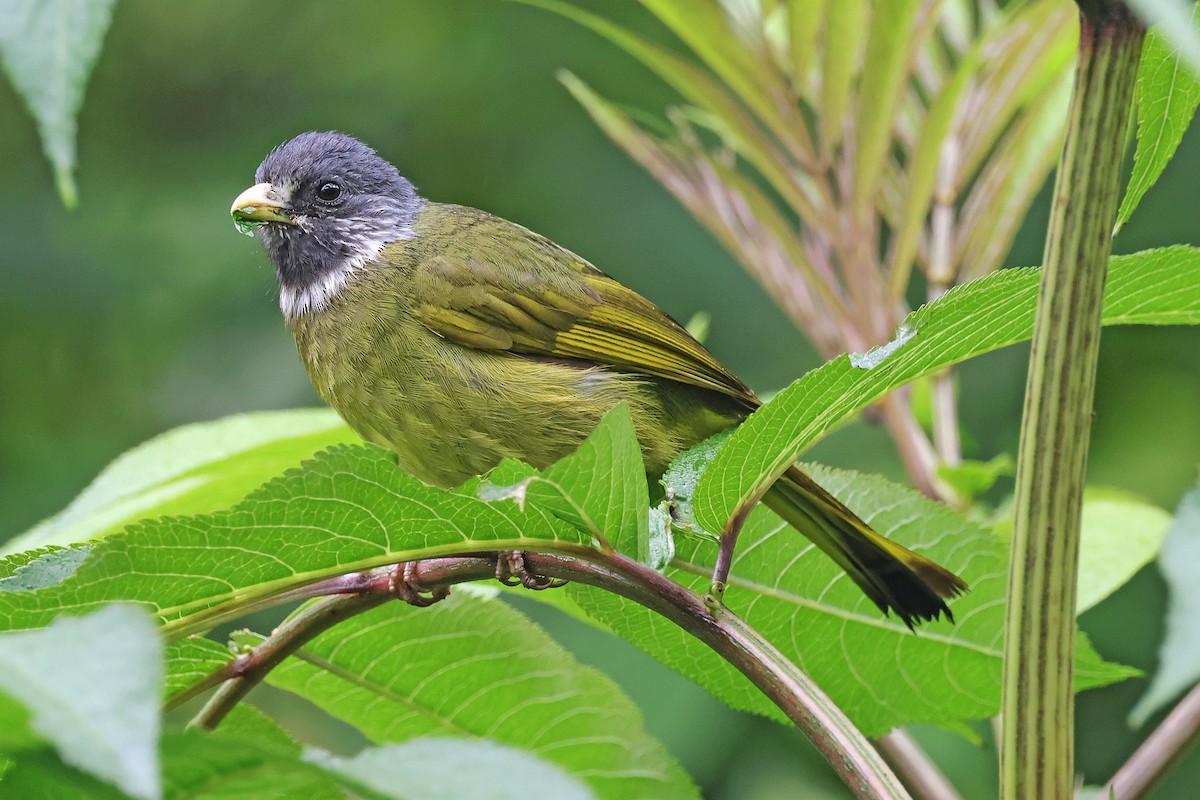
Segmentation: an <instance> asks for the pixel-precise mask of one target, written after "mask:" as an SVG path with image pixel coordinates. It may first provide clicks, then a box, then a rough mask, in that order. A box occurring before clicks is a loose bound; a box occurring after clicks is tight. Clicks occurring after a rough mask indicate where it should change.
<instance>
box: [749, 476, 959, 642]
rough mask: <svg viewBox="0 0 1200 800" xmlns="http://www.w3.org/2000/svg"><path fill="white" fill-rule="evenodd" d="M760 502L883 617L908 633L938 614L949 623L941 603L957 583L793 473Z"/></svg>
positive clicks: (956, 588) (954, 577) (954, 593)
mask: <svg viewBox="0 0 1200 800" xmlns="http://www.w3.org/2000/svg"><path fill="white" fill-rule="evenodd" d="M763 502H764V503H766V504H767V506H768V507H769V508H770V509H771V510H772V511H774V512H775V513H776V514H778V515H779V516H781V517H783V518H784V520H786V521H787V522H788V523H789V524H791V525H793V526H794V527H795V528H796V529H797V530H799V531H800V532H801V533H803V534H804V535H805V536H807V537H808V538H809V539H811V540H812V542H813V544H815V545H816V546H817V547H819V548H821V550H822V551H823V552H824V553H825V554H826V555H828V556H829V557H830V558H832V559H833V560H834V561H835V562H836V563H837V565H838V566H839V567H841V568H842V569H844V570H845V571H846V574H847V575H849V576H850V578H851V579H852V580H853V581H854V582H855V583H856V584H858V587H859V588H860V589H862V590H863V592H864V593H865V594H866V595H867V597H869V598H871V600H872V601H873V602H874V603H875V605H877V606H879V608H880V610H881V611H883V613H885V614H886V613H888V611H889V610H891V611H895V612H896V615H897V616H899V617H900V619H902V620H904V624H905V625H907V626H908V627H909V628H912V627H913V625H915V624H917V623H919V622H920V621H922V620H932V619H936V618H937V617H938V616H939V615H941V614H945V615H946V619H948V620H950V621H951V622H953V621H954V615H953V614H951V613H950V609H949V608H948V607H947V606H946V603H945V601H946V600H949V599H951V598H953V597H957V596H958V595H960V594H962V593H963V592H965V591H966V590H967V584H966V583H964V582H963V580H962V579H961V578H959V577H958V576H957V575H955V574H954V573H953V572H950V571H949V570H947V569H945V568H943V567H941V566H938V565H937V564H935V563H933V562H932V561H930V560H929V559H927V558H925V557H924V556H919V555H917V554H916V553H914V552H912V551H911V550H909V549H908V548H906V547H903V546H901V545H898V544H896V543H895V542H893V541H891V540H890V539H887V538H885V537H883V536H880V535H879V534H878V533H876V532H875V531H873V530H871V529H870V528H869V527H868V526H867V523H865V522H863V521H862V520H861V519H859V518H858V517H857V516H856V515H855V514H854V512H853V511H851V510H850V509H848V508H846V506H844V505H842V504H841V503H840V502H839V501H838V500H837V499H836V498H835V497H833V495H831V494H829V493H828V492H826V491H825V490H824V489H822V488H821V487H820V486H818V485H817V484H816V482H815V481H813V479H812V478H810V477H808V476H807V475H805V474H804V473H803V472H801V471H800V470H799V469H797V468H796V467H792V468H790V469H789V470H788V471H787V472H785V473H784V474H783V476H782V477H780V479H779V480H778V481H776V482H775V485H774V486H772V487H771V490H770V491H768V492H767V494H766V496H765V497H764V498H763Z"/></svg>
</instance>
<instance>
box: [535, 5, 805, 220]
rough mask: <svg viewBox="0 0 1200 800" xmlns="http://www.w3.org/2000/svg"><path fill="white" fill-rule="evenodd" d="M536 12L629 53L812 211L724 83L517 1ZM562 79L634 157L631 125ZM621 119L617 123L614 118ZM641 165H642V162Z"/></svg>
mask: <svg viewBox="0 0 1200 800" xmlns="http://www.w3.org/2000/svg"><path fill="white" fill-rule="evenodd" d="M519 2H522V3H525V4H527V5H531V6H535V7H537V8H544V9H547V10H549V11H553V12H555V13H558V14H561V15H562V16H564V17H566V18H568V19H570V20H573V21H575V22H578V23H579V24H580V25H583V26H585V27H587V28H590V29H591V30H593V31H595V32H596V33H598V34H599V35H601V36H603V37H605V38H606V39H608V40H609V41H611V42H612V43H613V44H615V45H617V46H618V47H620V48H621V49H623V50H624V51H625V52H627V53H629V54H630V55H631V56H633V57H634V58H636V59H637V60H638V61H640V62H642V64H644V65H645V66H646V67H647V68H648V69H650V70H651V71H652V72H654V74H656V75H658V77H659V78H661V79H662V80H663V81H664V82H665V83H666V84H667V85H668V86H670V87H671V88H673V89H674V90H675V91H677V92H679V94H680V95H682V96H683V97H684V98H685V99H686V100H687V101H688V102H689V103H692V104H693V105H695V106H696V107H698V108H700V109H703V110H704V111H706V112H708V116H709V118H710V119H711V120H714V121H718V122H719V133H720V135H721V136H722V138H723V139H724V140H725V141H726V142H727V143H728V144H729V145H730V146H731V147H732V148H733V149H734V150H736V151H737V152H738V153H739V154H741V155H742V156H744V157H745V158H746V159H747V161H749V162H750V163H751V164H753V165H754V167H755V168H756V169H757V170H758V171H759V173H760V174H762V175H763V176H764V177H765V178H766V179H767V180H768V181H769V182H770V183H771V186H772V187H773V188H774V189H775V191H777V192H779V193H780V195H782V196H783V197H784V198H785V199H786V200H787V201H788V202H789V203H791V204H792V205H793V206H794V207H796V208H799V209H804V210H807V211H811V210H812V207H813V206H812V202H811V201H810V200H809V199H808V198H806V197H805V196H804V194H802V193H801V192H800V191H799V190H798V189H797V187H796V183H795V182H794V181H793V180H791V179H790V177H789V175H788V168H787V164H786V163H785V162H784V161H783V160H782V158H781V156H780V155H779V152H778V148H777V147H776V145H775V144H774V143H773V142H772V141H771V140H770V138H769V137H768V136H767V135H766V134H765V133H764V132H763V129H762V127H761V126H760V125H759V124H758V122H756V121H755V120H754V118H753V117H752V116H751V115H750V114H748V113H747V112H746V110H745V109H744V108H743V107H742V105H741V104H740V103H738V101H737V99H736V98H735V97H733V96H732V95H731V94H730V93H729V92H728V90H726V88H725V87H724V86H722V85H721V82H720V81H718V80H716V79H715V78H713V77H712V75H710V74H709V73H708V72H706V71H705V70H704V69H702V68H700V67H698V66H696V65H695V64H693V63H691V62H690V61H688V60H686V59H684V58H680V57H679V56H677V55H675V54H674V53H672V52H671V51H670V50H667V49H666V48H664V47H661V46H659V45H656V44H654V43H653V42H649V41H647V40H645V39H643V38H641V37H639V36H637V35H636V34H633V33H631V32H629V31H627V30H625V29H624V28H622V27H620V26H619V25H615V24H613V23H612V22H610V21H608V20H606V19H604V18H603V17H600V16H597V15H595V14H589V13H587V12H586V11H582V10H581V9H578V8H575V7H574V6H572V5H569V4H567V3H561V2H557V1H556V0H519ZM559 79H560V80H561V81H562V83H563V84H564V85H565V86H566V87H567V89H568V90H569V91H570V92H571V94H572V95H573V96H574V97H575V99H576V100H578V101H579V103H580V104H581V105H583V106H584V108H585V109H586V110H587V111H588V113H589V114H591V115H592V117H593V118H594V119H596V122H597V124H599V125H600V126H601V128H603V129H604V131H605V132H606V133H607V134H608V135H609V137H611V138H612V139H613V140H614V141H616V142H617V143H618V144H620V145H621V146H622V147H625V148H626V150H629V151H630V152H631V154H635V156H634V157H635V158H638V156H637V155H636V154H637V152H638V151H637V149H636V148H631V147H630V144H631V142H630V136H629V135H628V128H629V127H632V124H631V123H630V122H629V121H628V120H627V119H623V117H624V115H618V114H616V110H615V108H611V107H607V106H609V104H608V103H606V102H605V101H604V100H603V99H602V98H600V96H599V95H597V94H596V93H595V92H593V91H592V90H591V89H590V88H588V87H587V86H586V85H585V84H584V83H583V82H582V81H581V80H579V78H577V77H576V76H574V75H572V74H571V73H570V72H566V71H564V72H562V73H560V75H559ZM618 116H619V117H621V118H622V119H620V120H618V119H616V117H618ZM638 160H642V159H641V158H639V159H638Z"/></svg>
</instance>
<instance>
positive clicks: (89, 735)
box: [0, 606, 162, 798]
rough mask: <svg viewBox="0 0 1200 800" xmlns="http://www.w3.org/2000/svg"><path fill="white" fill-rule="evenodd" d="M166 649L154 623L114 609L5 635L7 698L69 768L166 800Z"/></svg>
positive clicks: (2, 681)
mask: <svg viewBox="0 0 1200 800" xmlns="http://www.w3.org/2000/svg"><path fill="white" fill-rule="evenodd" d="M161 662H162V643H161V642H160V641H159V638H158V633H157V632H156V631H155V629H154V625H153V623H151V621H150V619H149V618H148V617H147V616H146V615H145V614H143V613H141V612H140V611H138V610H136V609H133V608H130V607H127V606H109V607H107V608H103V609H100V610H99V611H97V612H95V613H94V614H90V615H88V616H87V617H84V618H82V619H79V618H72V617H64V618H61V619H57V620H55V621H54V622H53V623H52V624H51V625H50V626H49V627H47V628H45V629H43V630H36V631H23V632H20V633H4V634H0V691H3V692H5V693H7V694H8V695H9V696H10V697H12V698H14V699H16V700H18V701H20V702H21V703H22V704H23V705H24V706H25V707H26V708H28V709H29V711H30V714H31V720H32V722H31V724H32V727H33V730H34V731H36V732H37V733H38V734H39V735H40V736H41V737H43V738H44V739H45V740H47V741H49V742H52V743H53V744H54V746H55V749H56V750H57V751H58V754H59V756H60V757H61V758H62V760H63V761H64V762H66V763H67V764H70V765H72V766H75V767H78V768H79V769H80V770H82V771H84V772H87V773H89V774H91V775H94V776H96V777H98V778H101V779H102V780H105V781H108V782H110V783H112V784H114V785H116V786H118V787H120V788H121V789H122V790H123V791H125V792H126V793H127V794H129V795H131V796H133V797H136V798H157V797H159V796H160V786H159V774H158V732H159V710H158V708H159V701H160V698H161V689H160V685H161V683H162V663H161Z"/></svg>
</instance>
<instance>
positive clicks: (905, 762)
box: [875, 728, 962, 800]
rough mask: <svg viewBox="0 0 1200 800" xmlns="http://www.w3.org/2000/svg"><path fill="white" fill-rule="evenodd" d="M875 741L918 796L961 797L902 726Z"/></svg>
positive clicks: (934, 798)
mask: <svg viewBox="0 0 1200 800" xmlns="http://www.w3.org/2000/svg"><path fill="white" fill-rule="evenodd" d="M875 745H876V746H877V747H878V748H879V752H881V753H883V757H884V758H886V759H887V760H888V763H889V764H891V765H892V766H893V767H895V768H896V772H897V773H899V775H900V777H901V778H903V779H904V785H905V786H907V787H908V790H909V791H910V792H912V794H913V797H915V798H920V800H962V795H960V794H959V793H958V790H957V789H955V788H954V784H952V783H951V782H950V779H949V778H947V777H946V773H944V772H942V770H941V768H940V767H938V765H937V764H935V763H934V761H933V759H932V758H930V757H929V754H928V753H926V752H925V751H924V750H923V749H921V745H919V744H917V740H916V739H914V738H913V737H912V735H911V734H909V733H908V731H906V730H904V729H903V728H896V729H895V730H894V731H892V732H891V733H889V734H888V735H887V736H884V737H882V738H880V739H878V740H877V741H876V742H875Z"/></svg>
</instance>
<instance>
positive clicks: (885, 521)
mask: <svg viewBox="0 0 1200 800" xmlns="http://www.w3.org/2000/svg"><path fill="white" fill-rule="evenodd" d="M692 468H695V464H693V465H692ZM805 469H806V470H809V471H810V474H811V475H812V476H813V477H814V478H815V479H816V480H817V481H818V482H819V483H821V485H822V486H824V487H825V488H826V489H828V490H829V491H830V492H832V493H833V494H834V495H835V496H836V497H838V498H839V499H840V500H842V501H843V502H845V503H846V504H847V505H849V506H850V507H851V508H853V509H854V510H855V512H856V513H858V514H859V515H860V516H862V517H863V519H865V520H866V521H867V522H868V523H869V524H870V525H871V526H872V527H873V528H875V529H876V530H878V531H879V532H881V533H883V534H885V535H887V536H888V537H889V538H892V539H894V540H896V541H898V542H900V543H901V544H904V545H905V546H907V547H910V548H912V549H914V550H916V551H917V552H920V553H921V554H922V555H925V556H928V557H930V558H932V559H934V560H935V561H937V562H938V563H940V564H943V565H944V566H946V567H947V568H948V569H951V570H953V571H954V572H956V573H958V574H959V575H961V576H962V577H963V579H964V580H966V581H967V583H968V584H969V585H970V591H969V592H968V593H967V594H966V595H964V596H962V597H960V598H957V599H955V600H953V601H952V602H951V603H950V608H951V610H952V611H953V613H954V618H955V620H956V623H954V624H951V623H950V622H948V621H940V622H934V623H931V624H928V625H923V626H922V627H921V628H920V629H919V630H918V631H917V632H916V633H915V634H914V633H912V632H911V631H909V630H908V629H907V628H906V627H905V626H904V624H903V623H902V622H900V621H899V620H895V619H890V618H887V617H884V616H883V615H881V614H880V613H879V609H878V608H876V606H875V605H874V604H873V603H872V602H871V601H870V600H868V599H867V598H866V596H865V595H863V593H862V592H861V591H860V590H859V589H858V587H857V586H855V585H854V583H853V582H851V581H850V580H849V578H847V576H846V574H845V573H844V572H842V571H841V570H840V569H839V568H838V567H837V566H836V565H835V564H834V563H833V562H832V561H831V560H830V559H829V558H827V557H826V556H825V555H824V554H823V553H821V552H820V551H819V550H817V549H816V548H815V547H814V546H813V545H812V544H811V543H810V542H809V541H808V540H807V539H806V538H804V536H803V535H802V534H800V533H799V532H798V531H797V530H795V529H794V528H792V527H791V526H788V525H786V524H784V523H783V522H782V521H781V520H780V519H779V517H777V516H776V515H775V514H773V513H772V512H771V511H769V510H768V509H766V508H765V507H763V506H759V507H757V508H756V509H755V510H754V511H753V512H752V513H751V514H750V517H749V519H748V520H747V523H746V526H745V528H744V529H743V530H742V534H741V537H740V539H739V542H738V549H737V550H736V552H735V555H734V561H733V565H732V569H731V571H730V579H729V585H728V589H727V591H726V594H725V602H726V604H727V605H728V606H729V608H730V609H732V610H733V611H734V612H735V613H737V614H738V615H739V616H741V617H742V618H743V619H744V620H745V621H746V622H747V623H748V624H749V625H750V626H751V627H752V628H754V629H755V630H756V631H758V632H759V633H760V634H762V635H763V636H764V637H765V638H766V639H767V640H769V641H770V642H771V643H772V644H773V645H775V646H776V647H777V648H779V649H780V650H781V651H782V652H783V654H784V655H785V656H787V657H788V658H789V659H790V660H792V661H793V662H794V663H795V664H796V665H797V666H799V667H800V669H802V670H803V671H804V672H805V673H807V674H808V675H809V676H810V677H811V678H812V679H813V680H814V681H815V682H816V683H817V685H819V686H820V687H821V688H822V689H823V690H824V691H825V692H826V693H827V694H829V696H830V697H831V698H832V699H833V701H834V702H835V703H837V705H838V706H839V707H840V708H842V709H843V710H844V711H845V712H846V714H847V715H848V716H849V717H850V719H851V720H852V721H853V722H854V723H855V724H856V725H857V726H858V727H859V728H860V729H861V730H862V731H863V732H864V733H866V734H867V735H868V736H879V735H882V734H884V733H886V732H887V731H888V730H890V729H891V728H893V727H896V726H899V725H906V724H909V723H912V722H928V723H934V724H937V725H941V726H943V727H949V728H957V729H960V730H962V729H963V728H962V726H963V725H964V723H965V722H966V721H967V720H971V719H976V718H983V717H988V716H991V715H994V714H995V713H997V711H998V709H999V703H1000V675H1001V664H1002V659H1003V652H1004V647H1003V642H1002V635H1003V622H1004V597H1005V590H1006V584H1007V561H1008V557H1007V548H1006V547H1005V546H1004V544H1003V543H1002V542H1000V541H999V540H997V538H996V537H995V536H994V535H993V534H992V533H991V531H990V530H987V529H984V528H982V527H980V526H979V525H977V524H975V523H972V522H969V521H967V520H966V519H964V518H963V517H961V516H959V515H958V514H956V513H954V512H953V511H951V510H950V509H948V508H946V507H945V506H943V505H941V504H939V503H935V502H933V501H930V500H929V499H927V498H925V497H923V496H922V495H920V494H918V493H917V492H915V491H913V490H911V489H907V488H904V487H901V486H898V485H896V484H893V483H890V482H888V481H886V480H884V479H882V478H879V477H876V476H867V475H860V474H856V473H851V472H845V471H839V470H831V469H828V468H823V467H814V466H812V465H807V466H805ZM675 488H676V489H677V490H680V491H686V488H683V486H682V485H681V484H676V485H675ZM714 557H715V547H714V546H713V543H712V541H711V539H709V538H707V537H705V536H691V537H682V538H681V539H680V541H679V544H678V551H677V554H676V557H675V559H674V561H673V562H672V565H673V569H671V570H669V571H668V573H667V574H668V577H670V578H672V579H673V580H676V581H679V582H680V583H682V584H684V585H685V586H688V587H690V588H691V589H692V590H694V591H696V592H701V593H702V592H705V591H707V589H708V583H709V581H710V580H711V574H712V569H713V563H714ZM569 589H570V592H571V594H572V596H574V597H575V599H576V600H577V601H578V602H579V604H580V605H581V606H582V607H583V608H584V609H585V610H586V611H588V612H589V613H591V614H592V615H594V616H596V617H597V619H599V620H600V621H601V622H603V623H604V624H605V625H607V626H609V627H610V628H611V629H612V630H613V631H614V632H616V633H618V634H619V635H621V636H622V637H623V638H625V639H627V640H629V641H630V642H632V643H633V644H635V645H636V646H638V647H640V648H642V649H644V650H646V651H647V652H648V653H650V654H651V655H653V656H654V657H656V658H658V659H659V660H661V661H663V662H664V663H666V664H668V665H670V666H672V667H674V668H675V669H677V670H679V671H680V672H681V673H683V674H684V675H686V676H687V677H689V678H691V679H692V680H695V681H696V682H698V683H700V684H701V685H703V686H704V687H705V688H707V689H708V690H709V691H711V692H712V693H713V694H715V695H717V696H718V697H720V698H722V699H723V700H725V702H727V703H729V704H730V705H731V706H733V707H735V708H739V709H744V710H748V711H754V712H757V713H760V714H765V715H769V716H773V717H775V718H780V712H779V710H778V709H776V708H775V707H774V706H772V705H771V704H770V703H769V702H768V701H767V699H766V698H765V696H763V695H762V694H761V693H760V692H759V691H758V690H757V689H755V688H754V687H753V686H752V685H751V684H750V682H749V681H748V680H747V679H745V678H744V677H742V676H741V675H740V674H738V673H737V672H736V671H735V670H734V669H733V667H731V666H730V665H729V664H728V663H726V662H725V661H723V660H721V659H720V657H719V656H717V655H716V653H714V652H713V651H711V650H709V649H708V648H707V647H706V646H704V645H702V644H700V643H699V642H698V641H696V640H694V639H692V638H691V637H690V636H689V635H688V634H686V633H685V632H683V631H682V630H680V629H679V628H677V627H676V626H674V625H672V624H671V623H669V622H667V621H665V620H664V619H663V618H661V617H659V616H657V615H655V614H653V613H651V612H649V611H647V610H645V609H643V608H640V607H638V606H635V605H633V604H632V603H630V602H629V601H625V600H622V599H621V598H619V597H617V596H615V595H612V594H609V593H606V592H601V591H599V590H596V589H593V588H591V587H587V586H581V585H576V584H572V585H571V586H570V587H569ZM1132 674H1135V673H1134V672H1133V671H1131V670H1128V669H1126V668H1123V667H1119V666H1115V665H1110V664H1104V663H1102V662H1101V661H1100V659H1099V657H1098V656H1097V655H1096V653H1095V651H1094V650H1092V649H1091V647H1090V646H1089V645H1088V644H1087V643H1086V641H1083V640H1081V641H1080V645H1079V649H1078V651H1077V660H1076V687H1077V688H1080V689H1082V688H1086V687H1089V686H1097V685H1101V684H1105V683H1110V682H1112V681H1116V680H1121V679H1123V678H1125V677H1128V676H1130V675H1132Z"/></svg>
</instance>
